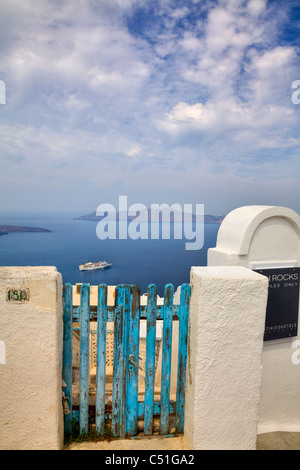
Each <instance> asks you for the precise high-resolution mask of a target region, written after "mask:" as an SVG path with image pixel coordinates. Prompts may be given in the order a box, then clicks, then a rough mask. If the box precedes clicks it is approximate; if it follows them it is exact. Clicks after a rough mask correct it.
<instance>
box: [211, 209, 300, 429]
mask: <svg viewBox="0 0 300 470" xmlns="http://www.w3.org/2000/svg"><path fill="white" fill-rule="evenodd" d="M208 265H209V266H221V265H222V266H226V265H227V266H228V265H231V266H234V265H238V266H244V267H249V268H252V269H256V268H257V267H262V266H265V267H266V268H267V267H276V266H277V267H282V266H285V267H286V266H298V267H299V266H300V217H299V215H298V214H297V213H296V212H294V211H292V210H290V209H289V208H285V207H276V206H246V207H241V208H238V209H236V210H234V211H232V212H231V213H230V214H228V216H227V217H226V218H225V220H224V221H223V223H222V225H221V227H220V229H219V233H218V239H217V246H216V248H212V249H210V250H209V251H208ZM299 339H300V337H299V329H298V336H297V337H293V338H290V339H283V340H276V341H274V342H265V343H264V347H263V356H262V365H263V374H262V387H261V396H260V407H259V428H258V431H259V433H265V432H272V431H291V432H293V431H297V432H299V431H300V395H299V390H300V365H297V364H294V363H293V362H292V354H293V353H294V352H295V349H293V347H292V346H293V344H294V341H299Z"/></svg>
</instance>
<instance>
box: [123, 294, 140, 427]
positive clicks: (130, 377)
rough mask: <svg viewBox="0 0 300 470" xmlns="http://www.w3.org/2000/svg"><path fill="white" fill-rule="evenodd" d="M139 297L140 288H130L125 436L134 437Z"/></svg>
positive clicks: (136, 407) (136, 411) (136, 404)
mask: <svg viewBox="0 0 300 470" xmlns="http://www.w3.org/2000/svg"><path fill="white" fill-rule="evenodd" d="M140 295H141V292H140V288H139V287H138V286H131V298H130V312H129V318H128V321H129V325H128V363H127V397H126V410H127V415H126V435H127V436H134V435H135V434H136V433H137V426H138V398H139V395H138V392H139V390H138V387H139V369H138V366H139V341H140Z"/></svg>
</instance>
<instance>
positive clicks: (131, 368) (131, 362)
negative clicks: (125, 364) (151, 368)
mask: <svg viewBox="0 0 300 470" xmlns="http://www.w3.org/2000/svg"><path fill="white" fill-rule="evenodd" d="M133 358H134V356H133V354H131V355H130V356H129V358H128V361H129V363H130V366H129V370H133V366H135V367H138V368H139V369H141V370H142V371H144V369H143V368H142V367H141V366H139V365H138V364H137V363H136V362H134V360H133Z"/></svg>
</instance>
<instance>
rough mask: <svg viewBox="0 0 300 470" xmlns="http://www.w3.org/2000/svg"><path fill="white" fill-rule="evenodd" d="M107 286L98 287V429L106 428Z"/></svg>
mask: <svg viewBox="0 0 300 470" xmlns="http://www.w3.org/2000/svg"><path fill="white" fill-rule="evenodd" d="M106 329H107V286H106V285H105V284H100V285H99V287H98V311H97V370H96V416H95V424H96V431H97V432H98V433H99V434H103V433H104V430H105V373H106Z"/></svg>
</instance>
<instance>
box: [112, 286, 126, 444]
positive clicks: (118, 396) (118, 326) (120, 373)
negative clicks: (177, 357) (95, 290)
mask: <svg viewBox="0 0 300 470" xmlns="http://www.w3.org/2000/svg"><path fill="white" fill-rule="evenodd" d="M129 297H130V286H128V285H124V284H122V285H121V286H117V287H116V294H115V301H116V311H115V326H114V359H113V363H114V370H113V393H112V403H113V412H112V432H113V434H114V435H115V436H119V437H121V438H124V437H125V436H126V372H127V360H128V359H127V358H128V311H129Z"/></svg>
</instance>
